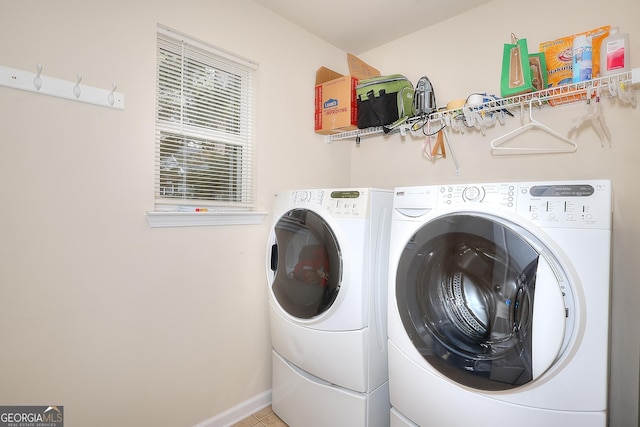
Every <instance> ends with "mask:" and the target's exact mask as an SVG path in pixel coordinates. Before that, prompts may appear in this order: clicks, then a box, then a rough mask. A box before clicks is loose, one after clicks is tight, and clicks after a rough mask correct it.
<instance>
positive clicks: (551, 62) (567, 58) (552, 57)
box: [540, 25, 611, 105]
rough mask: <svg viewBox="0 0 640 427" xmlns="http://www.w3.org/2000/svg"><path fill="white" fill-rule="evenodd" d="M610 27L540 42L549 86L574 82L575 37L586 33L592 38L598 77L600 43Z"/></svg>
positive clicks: (551, 101)
mask: <svg viewBox="0 0 640 427" xmlns="http://www.w3.org/2000/svg"><path fill="white" fill-rule="evenodd" d="M610 28H611V26H610V25H606V26H602V27H599V28H594V29H593V30H590V31H585V32H582V33H578V34H574V35H571V36H566V37H561V38H559V39H556V40H551V41H547V42H543V43H540V52H542V53H544V58H545V61H546V66H547V82H548V87H550V88H553V87H558V86H562V85H567V84H570V83H571V82H572V78H573V67H572V62H573V39H574V38H575V37H577V36H580V35H586V36H587V38H589V39H591V49H592V52H593V65H592V70H593V72H592V74H593V76H594V77H598V76H599V75H600V45H601V44H602V40H603V39H604V38H605V37H607V36H608V35H609V29H610ZM577 99H579V98H577ZM575 100H576V99H571V97H568V98H567V99H566V100H558V99H556V100H550V101H549V103H550V104H551V105H557V104H561V103H564V102H566V101H575Z"/></svg>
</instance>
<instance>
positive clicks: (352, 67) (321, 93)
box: [314, 53, 380, 135]
mask: <svg viewBox="0 0 640 427" xmlns="http://www.w3.org/2000/svg"><path fill="white" fill-rule="evenodd" d="M347 62H348V65H349V74H347V75H343V74H340V73H338V72H335V71H333V70H330V69H328V68H326V67H320V68H319V69H318V71H317V72H316V93H315V114H314V115H315V131H316V132H317V133H321V134H325V135H327V134H332V133H338V132H344V131H347V130H353V129H357V128H358V106H357V101H356V86H357V84H358V81H359V80H360V79H367V78H370V77H376V76H379V75H380V72H379V71H378V70H376V69H375V68H373V67H371V66H370V65H368V64H366V63H365V62H364V61H362V60H361V59H359V58H358V57H356V56H354V55H352V54H350V53H348V54H347Z"/></svg>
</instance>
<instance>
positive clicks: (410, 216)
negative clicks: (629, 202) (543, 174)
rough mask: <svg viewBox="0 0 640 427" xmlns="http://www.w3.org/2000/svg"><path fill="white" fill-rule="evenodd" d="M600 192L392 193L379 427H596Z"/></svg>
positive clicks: (548, 185)
mask: <svg viewBox="0 0 640 427" xmlns="http://www.w3.org/2000/svg"><path fill="white" fill-rule="evenodd" d="M611 198H612V196H611V183H610V182H609V181H606V180H595V181H563V182H525V183H516V182H514V183H494V184H470V185H440V186H423V187H403V188H396V189H395V192H394V212H393V216H392V228H391V243H390V254H389V259H390V268H389V305H388V307H389V324H388V328H389V331H388V333H389V384H390V399H391V404H392V407H393V408H392V409H391V425H392V426H395V427H399V426H425V427H426V426H448V427H467V426H471V425H482V426H491V427H511V426H513V425H517V426H519V427H539V426H580V427H605V426H606V425H607V383H608V381H607V378H608V342H609V315H610V314H609V312H610V309H609V301H610V295H609V294H610V252H611V213H612V210H611V209H612V201H611Z"/></svg>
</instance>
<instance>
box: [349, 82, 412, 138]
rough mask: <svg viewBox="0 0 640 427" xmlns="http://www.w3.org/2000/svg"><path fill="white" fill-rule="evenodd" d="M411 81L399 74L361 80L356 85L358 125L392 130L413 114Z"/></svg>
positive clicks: (360, 127)
mask: <svg viewBox="0 0 640 427" xmlns="http://www.w3.org/2000/svg"><path fill="white" fill-rule="evenodd" d="M413 92H414V90H413V84H412V83H411V82H410V81H409V80H408V79H407V78H406V77H405V76H403V75H401V74H391V75H388V76H379V77H373V78H370V79H366V80H361V81H360V83H358V85H357V86H356V99H357V104H358V128H359V129H366V128H369V127H375V126H383V127H384V131H385V133H386V132H389V131H390V130H391V129H393V128H395V127H396V126H398V125H400V124H401V123H403V122H404V121H406V120H407V119H408V118H409V117H411V116H413Z"/></svg>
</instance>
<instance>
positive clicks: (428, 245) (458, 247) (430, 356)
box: [396, 213, 568, 390]
mask: <svg viewBox="0 0 640 427" xmlns="http://www.w3.org/2000/svg"><path fill="white" fill-rule="evenodd" d="M516 230H517V231H516ZM534 245H535V247H534ZM536 247H537V248H538V249H536ZM540 248H544V245H543V244H542V243H541V242H539V240H538V239H537V238H535V236H533V235H532V234H531V233H529V232H527V231H526V230H524V229H523V228H522V227H519V226H517V225H515V224H510V223H509V222H508V221H505V220H503V219H498V218H494V217H492V216H489V215H483V214H476V213H473V214H469V213H454V214H450V215H445V216H442V217H439V218H437V219H435V220H433V221H430V222H428V223H426V224H425V225H424V226H423V227H422V228H421V229H420V230H419V231H418V232H417V233H416V234H415V235H414V236H413V237H412V239H411V240H410V241H409V242H408V243H407V245H406V247H405V248H404V250H403V252H402V255H401V257H400V260H399V263H398V269H397V275H396V300H397V304H398V310H399V313H400V317H401V319H402V322H403V325H404V328H405V330H406V331H407V333H408V336H409V338H410V339H411V341H412V342H413V345H414V346H415V347H416V349H417V350H418V351H419V352H420V354H421V355H422V356H423V357H424V358H425V359H426V360H427V362H428V363H429V364H430V365H431V366H433V367H434V368H435V369H437V370H438V371H439V372H440V373H441V374H443V375H445V376H446V377H448V378H450V379H451V380H453V381H455V382H457V383H459V384H462V385H465V386H468V387H472V388H475V389H479V390H507V389H512V388H515V387H519V386H521V385H523V384H527V383H529V382H531V381H533V380H534V379H535V378H537V377H538V376H540V375H542V373H544V372H545V371H547V370H548V369H549V367H550V366H551V365H553V363H554V362H555V361H556V360H557V358H558V356H559V354H560V353H561V350H562V347H563V344H565V341H566V335H567V334H565V331H566V329H567V323H568V322H567V321H566V316H567V313H568V310H567V309H566V305H565V302H564V296H563V292H562V289H561V287H560V284H559V282H561V281H564V280H566V277H564V276H562V273H561V269H560V268H559V267H558V265H557V264H555V263H554V264H553V266H552V265H551V264H549V262H550V261H549V259H548V258H549V257H547V256H546V255H547V252H546V250H541V249H540ZM541 253H544V254H545V256H540V254H541Z"/></svg>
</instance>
